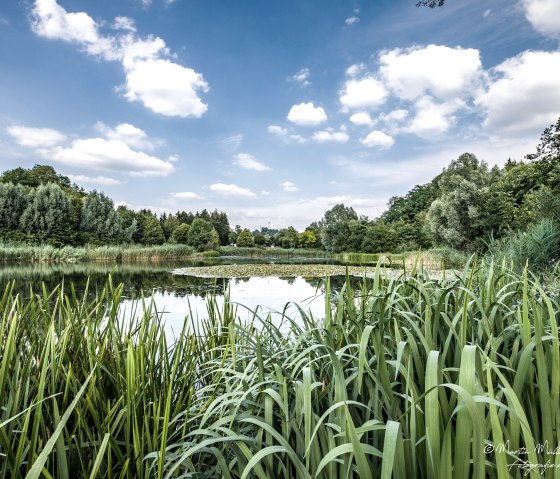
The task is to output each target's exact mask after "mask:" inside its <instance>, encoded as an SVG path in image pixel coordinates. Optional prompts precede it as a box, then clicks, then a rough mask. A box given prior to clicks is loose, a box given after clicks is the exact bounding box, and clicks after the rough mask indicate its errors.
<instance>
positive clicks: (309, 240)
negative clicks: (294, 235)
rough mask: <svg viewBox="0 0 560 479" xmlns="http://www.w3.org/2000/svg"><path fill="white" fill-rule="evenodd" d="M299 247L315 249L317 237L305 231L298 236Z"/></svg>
mask: <svg viewBox="0 0 560 479" xmlns="http://www.w3.org/2000/svg"><path fill="white" fill-rule="evenodd" d="M299 245H300V246H301V247H302V248H316V247H317V236H316V235H315V233H314V232H313V231H311V230H309V229H306V230H305V231H303V232H302V233H300V235H299Z"/></svg>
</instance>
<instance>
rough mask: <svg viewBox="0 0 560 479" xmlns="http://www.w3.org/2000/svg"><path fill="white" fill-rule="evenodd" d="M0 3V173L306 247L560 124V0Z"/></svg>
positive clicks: (517, 150) (516, 152) (527, 149)
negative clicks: (272, 234)
mask: <svg viewBox="0 0 560 479" xmlns="http://www.w3.org/2000/svg"><path fill="white" fill-rule="evenodd" d="M415 3H416V1H415V0H375V1H374V0H368V1H346V0H321V1H317V0H315V1H311V0H283V1H258V0H236V1H235V2H232V1H217V0H95V1H91V0H89V1H88V0H34V1H33V0H2V1H1V2H0V170H1V171H4V170H7V169H10V168H15V167H18V166H21V167H25V168H31V167H32V166H33V165H35V164H48V165H52V166H53V167H54V168H55V169H56V170H57V171H58V172H59V173H62V174H64V175H67V176H69V177H70V178H71V179H72V180H73V181H74V182H76V183H77V184H78V185H80V186H83V187H84V188H85V189H87V190H93V189H96V190H98V191H104V192H105V193H107V194H108V195H109V196H110V197H111V198H113V200H114V201H115V203H116V204H126V205H127V206H129V207H130V208H133V209H140V208H149V209H151V210H152V211H154V212H157V213H162V212H164V211H167V212H173V211H177V210H185V211H193V212H194V211H201V210H202V209H204V208H206V209H208V210H213V209H215V208H217V209H218V210H222V211H226V212H227V214H228V217H229V219H230V224H231V226H232V227H233V226H234V225H235V224H239V225H241V226H243V227H249V228H251V229H254V228H260V227H263V226H266V227H276V228H282V227H287V226H290V225H291V226H295V227H296V228H297V229H299V230H302V229H304V228H305V227H306V226H307V225H309V224H310V223H311V222H313V221H317V220H319V219H321V217H322V216H323V213H324V212H325V211H326V210H327V209H329V208H331V207H332V206H334V205H335V204H337V203H344V204H345V205H347V206H352V207H353V208H354V209H355V210H356V211H357V212H358V213H359V214H361V215H366V216H368V217H369V218H371V219H373V218H375V217H377V216H378V215H379V214H380V213H381V212H382V211H383V210H384V209H385V208H386V204H387V201H388V199H389V198H390V197H392V196H395V195H403V194H406V192H407V191H409V190H410V189H411V188H412V187H413V186H414V185H416V184H423V183H426V182H428V181H430V180H431V178H433V177H434V176H435V175H437V174H438V173H439V172H441V170H442V169H443V168H444V167H445V166H446V165H447V164H449V162H450V161H451V160H452V159H454V158H457V157H458V156H459V155H460V154H462V153H464V152H471V153H474V154H475V155H476V156H477V157H478V158H480V159H483V160H485V161H487V162H488V163H489V164H490V165H494V164H498V165H503V164H504V163H505V162H506V161H507V160H508V158H512V159H514V160H520V159H522V158H523V157H524V155H525V154H527V153H531V152H533V151H534V150H535V148H536V145H537V144H538V141H539V137H540V134H541V133H542V131H543V129H544V128H545V127H547V126H549V125H550V124H551V123H554V122H555V121H556V120H557V119H558V117H559V116H560V0H492V1H489V0H486V1H483V0H469V1H468V2H466V1H459V0H448V1H447V4H446V6H445V7H443V8H439V9H433V10H431V9H424V8H416V7H415Z"/></svg>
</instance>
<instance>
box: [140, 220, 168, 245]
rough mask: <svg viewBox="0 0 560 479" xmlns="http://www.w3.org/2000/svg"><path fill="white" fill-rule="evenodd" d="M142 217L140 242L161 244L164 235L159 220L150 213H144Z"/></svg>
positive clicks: (163, 240)
mask: <svg viewBox="0 0 560 479" xmlns="http://www.w3.org/2000/svg"><path fill="white" fill-rule="evenodd" d="M143 217H144V224H143V234H142V243H143V244H147V245H156V244H163V243H164V242H165V236H164V234H163V228H162V227H161V224H160V222H159V221H158V220H157V219H156V217H155V216H152V215H150V214H145V215H143Z"/></svg>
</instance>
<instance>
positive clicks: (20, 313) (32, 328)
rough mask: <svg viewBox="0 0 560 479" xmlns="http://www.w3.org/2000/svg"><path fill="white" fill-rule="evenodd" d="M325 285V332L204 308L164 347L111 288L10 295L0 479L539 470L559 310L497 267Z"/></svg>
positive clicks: (155, 330) (146, 313)
mask: <svg viewBox="0 0 560 479" xmlns="http://www.w3.org/2000/svg"><path fill="white" fill-rule="evenodd" d="M325 288H326V290H327V295H326V304H325V318H324V320H320V319H318V318H315V317H313V316H312V315H311V314H309V313H306V312H305V311H304V310H303V309H302V310H300V319H299V320H297V321H296V320H292V319H290V318H288V317H287V316H284V322H283V324H282V325H278V324H275V323H274V322H273V321H271V320H270V318H267V317H262V318H261V317H260V316H258V314H254V315H253V317H252V319H251V320H249V321H245V322H241V321H240V320H239V319H237V318H236V316H237V313H236V310H235V308H234V306H233V304H232V303H230V302H229V301H227V298H226V301H225V302H224V304H223V306H218V304H217V302H216V300H215V298H211V299H210V300H209V303H208V317H207V319H204V318H199V319H198V321H197V322H191V321H185V323H184V324H185V327H184V329H183V331H180V332H179V334H178V335H177V336H176V337H175V341H174V344H173V347H171V348H170V347H169V345H168V338H167V337H166V335H165V329H164V324H163V321H162V316H161V315H160V314H158V312H157V311H156V310H155V308H154V305H153V304H151V303H149V302H141V303H138V305H137V308H136V309H135V310H133V311H132V312H131V313H130V314H129V315H125V316H122V314H123V313H122V309H121V308H119V304H120V302H121V294H122V288H121V287H117V288H113V287H112V286H111V284H110V283H109V285H108V286H107V288H106V289H105V290H103V291H101V292H100V293H99V295H98V296H97V297H96V298H95V299H94V300H91V299H90V298H89V297H88V296H87V294H86V293H84V296H83V297H82V296H81V295H77V294H76V293H75V292H74V290H73V289H72V288H71V287H67V286H65V288H58V289H56V290H55V291H53V292H52V293H51V292H49V291H44V292H42V293H41V294H31V295H30V296H29V299H27V300H23V299H22V298H21V296H18V295H16V294H14V292H13V285H9V286H8V287H7V289H6V291H5V292H4V294H2V295H0V454H1V456H0V457H2V458H5V460H0V478H14V479H21V478H23V477H26V476H27V477H35V476H31V475H32V474H33V473H34V471H38V473H41V474H43V475H44V476H45V477H57V478H58V477H92V476H93V477H108V478H109V477H113V478H118V477H123V478H125V477H130V478H133V477H134V478H145V479H147V478H151V477H198V476H200V477H202V476H204V477H229V478H232V479H239V478H242V477H253V476H254V477H260V478H263V479H267V478H280V477H294V478H295V477H298V478H312V477H313V478H317V479H327V478H333V477H362V478H364V477H370V478H373V477H387V478H390V477H398V478H408V477H411V478H415V477H425V478H434V479H439V478H443V477H459V478H467V477H468V478H476V479H483V478H489V479H502V478H507V477H511V476H512V475H513V477H516V476H519V477H521V476H522V475H523V473H524V471H523V470H519V466H520V463H519V457H517V456H520V457H521V460H522V461H528V462H529V463H531V464H547V463H548V461H551V462H550V464H554V462H555V455H554V448H552V449H551V448H549V449H548V450H547V448H546V444H552V445H556V444H558V442H559V440H560V437H559V434H560V433H559V430H560V429H559V428H558V427H557V425H558V420H559V419H558V418H560V409H559V404H560V401H559V399H560V398H559V389H560V388H559V384H560V379H559V376H558V368H557V365H558V364H559V362H560V341H559V336H558V326H557V312H558V310H559V309H560V304H559V298H558V295H557V293H554V294H551V293H547V292H546V291H545V289H544V287H543V285H542V284H541V283H540V282H539V281H538V280H536V279H531V278H530V275H529V274H528V273H527V272H526V271H525V272H522V274H521V275H516V274H513V273H512V272H510V271H508V270H507V269H505V268H503V267H499V266H495V265H494V266H490V267H485V266H484V265H471V267H467V268H466V269H465V271H464V272H463V273H462V274H461V275H458V276H452V277H446V278H438V279H437V280H434V279H430V277H429V276H427V275H426V274H423V273H420V274H418V275H413V276H405V275H403V276H401V277H400V278H396V279H395V278H394V277H387V276H385V275H384V274H383V272H382V271H381V270H378V271H377V273H376V275H375V277H374V278H373V279H371V280H367V281H366V282H365V283H364V285H363V287H362V288H360V290H359V291H353V290H352V288H351V287H350V285H349V283H348V282H347V284H346V285H345V287H344V288H343V289H342V291H341V293H340V294H339V296H338V298H337V300H336V301H334V300H333V299H332V298H331V295H330V294H329V290H330V285H329V283H328V282H326V283H325ZM127 311H129V310H128V309H127ZM506 440H507V441H509V442H508V443H506ZM501 444H504V445H506V447H507V446H508V445H509V450H516V451H520V450H526V451H527V452H526V454H515V455H512V454H508V453H507V452H506V451H502V450H500V445H501ZM538 445H543V446H545V447H544V448H541V447H537V446H538ZM553 472H554V471H553V470H552V469H549V473H547V474H548V476H547V474H544V477H554V474H553ZM28 474H30V476H28ZM96 474H97V476H96ZM532 477H535V478H536V477H540V476H539V474H538V473H537V472H535V473H534V474H533V475H532Z"/></svg>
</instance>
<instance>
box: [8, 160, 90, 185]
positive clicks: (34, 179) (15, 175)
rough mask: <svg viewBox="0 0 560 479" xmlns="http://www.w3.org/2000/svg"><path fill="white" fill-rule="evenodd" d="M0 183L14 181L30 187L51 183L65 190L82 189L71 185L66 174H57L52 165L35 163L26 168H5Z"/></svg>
mask: <svg viewBox="0 0 560 479" xmlns="http://www.w3.org/2000/svg"><path fill="white" fill-rule="evenodd" d="M0 183H14V184H16V185H18V184H19V185H23V186H29V187H32V188H36V187H38V186H40V185H46V184H48V183H53V184H55V185H58V186H60V187H61V188H62V189H65V190H69V189H74V190H75V191H82V190H80V189H79V188H78V187H76V186H72V183H71V182H70V180H69V178H68V177H67V176H63V175H59V174H58V173H57V172H56V171H55V169H54V168H53V167H52V166H47V165H35V166H34V167H33V168H30V169H28V170H26V169H25V168H14V169H13V170H7V171H5V172H4V173H2V175H0Z"/></svg>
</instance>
